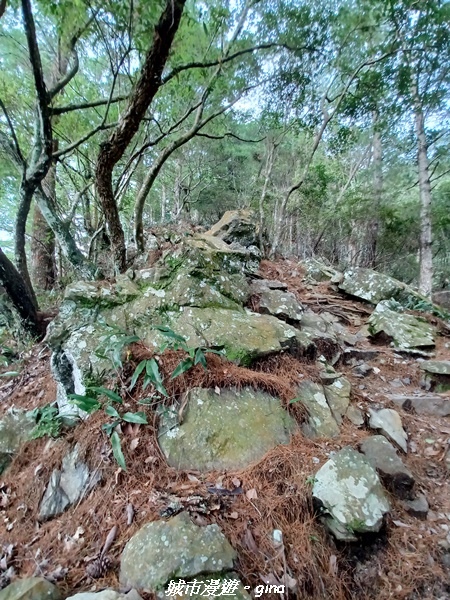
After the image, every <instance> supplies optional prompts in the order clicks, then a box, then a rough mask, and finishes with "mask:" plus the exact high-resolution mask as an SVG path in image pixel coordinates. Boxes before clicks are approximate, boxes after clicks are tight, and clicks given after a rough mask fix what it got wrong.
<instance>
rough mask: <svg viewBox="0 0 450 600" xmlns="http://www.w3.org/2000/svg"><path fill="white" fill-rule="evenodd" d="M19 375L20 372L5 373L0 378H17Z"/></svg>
mask: <svg viewBox="0 0 450 600" xmlns="http://www.w3.org/2000/svg"><path fill="white" fill-rule="evenodd" d="M17 375H20V371H6V373H1V374H0V377H17Z"/></svg>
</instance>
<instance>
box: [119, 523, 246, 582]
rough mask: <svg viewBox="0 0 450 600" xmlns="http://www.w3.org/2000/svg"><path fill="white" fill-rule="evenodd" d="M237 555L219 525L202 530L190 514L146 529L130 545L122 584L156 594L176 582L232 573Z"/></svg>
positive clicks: (123, 564)
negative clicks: (171, 582)
mask: <svg viewBox="0 0 450 600" xmlns="http://www.w3.org/2000/svg"><path fill="white" fill-rule="evenodd" d="M235 558H236V552H235V551H234V549H233V548H232V547H231V545H230V544H229V542H228V541H227V540H226V538H225V537H224V535H223V534H222V532H221V531H220V529H219V527H218V526H217V525H215V524H214V525H207V526H206V527H198V526H197V525H194V524H193V523H192V522H191V520H190V518H189V516H188V515H187V514H186V513H180V514H179V515H177V516H176V517H173V518H172V519H170V520H169V521H163V520H160V521H154V522H153V523H147V524H146V525H144V527H142V528H141V529H140V530H139V531H138V532H137V533H136V534H135V535H134V536H133V537H132V538H131V539H130V541H129V542H128V543H127V544H126V546H125V548H124V550H123V552H122V557H121V561H120V582H121V584H122V585H124V586H132V587H134V588H136V589H137V590H138V591H147V592H155V591H158V590H161V589H163V588H164V586H165V585H166V584H167V583H168V581H170V580H173V579H179V578H183V579H188V578H191V577H192V578H193V577H195V576H196V575H201V574H204V573H208V574H212V573H223V572H224V571H231V570H232V568H233V561H234V559H235Z"/></svg>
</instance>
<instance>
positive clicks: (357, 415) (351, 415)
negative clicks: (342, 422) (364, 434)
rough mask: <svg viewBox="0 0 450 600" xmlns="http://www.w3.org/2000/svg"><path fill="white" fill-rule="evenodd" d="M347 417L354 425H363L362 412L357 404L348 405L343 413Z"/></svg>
mask: <svg viewBox="0 0 450 600" xmlns="http://www.w3.org/2000/svg"><path fill="white" fill-rule="evenodd" d="M345 416H346V417H347V419H348V420H349V421H350V422H351V423H353V425H356V427H362V426H363V425H364V413H363V411H362V410H361V409H359V408H358V407H357V406H353V405H350V406H349V407H348V408H347V412H346V413H345Z"/></svg>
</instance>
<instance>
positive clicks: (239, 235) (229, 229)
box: [206, 209, 259, 247]
mask: <svg viewBox="0 0 450 600" xmlns="http://www.w3.org/2000/svg"><path fill="white" fill-rule="evenodd" d="M206 235H211V236H215V237H218V238H219V239H221V240H223V241H224V242H227V243H228V244H230V243H233V242H238V243H239V244H241V245H242V246H244V247H247V246H251V245H254V244H258V242H259V221H258V219H257V218H256V215H255V213H254V212H253V211H251V210H247V209H240V210H227V211H226V212H225V213H224V214H223V216H222V218H221V219H220V221H218V222H217V223H216V224H215V225H213V226H212V227H211V229H210V230H209V231H207V232H206Z"/></svg>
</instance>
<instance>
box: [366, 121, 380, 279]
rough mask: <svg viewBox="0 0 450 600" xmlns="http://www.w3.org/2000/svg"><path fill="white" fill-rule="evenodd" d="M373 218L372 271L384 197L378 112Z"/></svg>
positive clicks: (369, 246) (369, 262)
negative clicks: (379, 216)
mask: <svg viewBox="0 0 450 600" xmlns="http://www.w3.org/2000/svg"><path fill="white" fill-rule="evenodd" d="M373 127H374V129H373V140H372V148H373V154H372V158H373V169H374V171H373V206H372V212H373V216H372V218H371V219H370V221H369V224H368V232H367V234H368V235H367V258H366V264H367V266H368V267H371V268H372V269H373V268H374V267H375V265H376V262H377V247H378V233H379V228H380V224H379V219H378V215H379V211H380V207H381V201H382V195H383V146H382V143H381V135H380V131H379V129H378V113H377V111H375V112H374V114H373Z"/></svg>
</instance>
